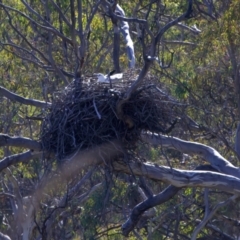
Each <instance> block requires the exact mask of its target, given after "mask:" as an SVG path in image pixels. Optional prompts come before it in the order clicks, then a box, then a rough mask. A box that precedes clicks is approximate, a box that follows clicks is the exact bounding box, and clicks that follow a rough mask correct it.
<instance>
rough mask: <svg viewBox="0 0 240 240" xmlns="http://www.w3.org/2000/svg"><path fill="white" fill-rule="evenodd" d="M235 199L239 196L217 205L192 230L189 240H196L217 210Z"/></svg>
mask: <svg viewBox="0 0 240 240" xmlns="http://www.w3.org/2000/svg"><path fill="white" fill-rule="evenodd" d="M237 198H239V195H234V196H232V197H230V198H229V199H227V200H226V201H223V202H220V203H218V204H217V205H216V206H215V207H214V209H213V210H212V211H211V212H210V213H209V214H208V215H207V216H206V217H205V218H204V219H203V221H202V222H201V223H200V224H199V225H198V226H197V227H196V229H195V230H194V232H193V234H192V237H191V240H196V238H197V235H198V233H199V232H200V231H201V229H202V228H203V227H204V226H205V225H206V223H207V222H208V221H209V220H210V219H211V218H212V217H213V215H214V214H215V213H216V212H217V210H218V209H219V208H221V207H225V206H227V205H228V204H229V203H231V202H233V201H235V200H236V199H237Z"/></svg>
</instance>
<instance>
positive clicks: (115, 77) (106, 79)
mask: <svg viewBox="0 0 240 240" xmlns="http://www.w3.org/2000/svg"><path fill="white" fill-rule="evenodd" d="M114 72H115V70H113V71H111V72H110V73H108V74H107V75H104V74H102V73H95V74H94V76H96V77H97V78H98V80H97V82H98V83H110V84H111V83H112V82H118V81H119V80H121V79H122V78H123V73H116V74H114Z"/></svg>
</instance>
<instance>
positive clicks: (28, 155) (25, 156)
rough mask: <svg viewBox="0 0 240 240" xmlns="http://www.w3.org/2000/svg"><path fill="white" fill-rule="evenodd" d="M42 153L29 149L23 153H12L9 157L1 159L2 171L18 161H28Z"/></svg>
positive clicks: (0, 169) (0, 166)
mask: <svg viewBox="0 0 240 240" xmlns="http://www.w3.org/2000/svg"><path fill="white" fill-rule="evenodd" d="M41 154H42V153H39V152H36V153H35V152H33V151H31V150H29V151H27V152H23V153H18V154H14V155H11V156H9V157H5V158H3V159H2V160H1V161H0V172H1V171H2V170H3V169H5V168H7V167H9V166H11V165H13V164H16V163H20V162H22V163H28V162H29V161H30V160H31V159H32V158H33V157H34V156H40V155H41Z"/></svg>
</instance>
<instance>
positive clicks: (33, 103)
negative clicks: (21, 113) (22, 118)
mask: <svg viewBox="0 0 240 240" xmlns="http://www.w3.org/2000/svg"><path fill="white" fill-rule="evenodd" d="M0 94H1V95H2V96H4V97H6V98H8V99H10V100H11V101H16V102H19V103H22V104H25V105H30V106H35V107H41V108H49V107H51V103H49V102H43V101H39V100H35V99H29V98H24V97H21V96H19V95H17V94H15V93H13V92H10V91H9V90H7V89H6V88H4V87H0Z"/></svg>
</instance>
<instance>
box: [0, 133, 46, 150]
mask: <svg viewBox="0 0 240 240" xmlns="http://www.w3.org/2000/svg"><path fill="white" fill-rule="evenodd" d="M4 146H12V147H23V148H30V149H33V150H36V151H41V148H42V147H41V144H40V143H39V142H37V141H34V140H32V139H30V138H24V137H10V136H9V135H6V134H0V147H4Z"/></svg>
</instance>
